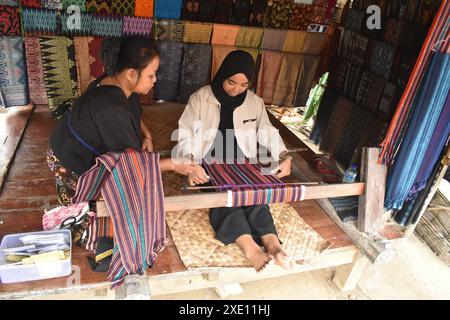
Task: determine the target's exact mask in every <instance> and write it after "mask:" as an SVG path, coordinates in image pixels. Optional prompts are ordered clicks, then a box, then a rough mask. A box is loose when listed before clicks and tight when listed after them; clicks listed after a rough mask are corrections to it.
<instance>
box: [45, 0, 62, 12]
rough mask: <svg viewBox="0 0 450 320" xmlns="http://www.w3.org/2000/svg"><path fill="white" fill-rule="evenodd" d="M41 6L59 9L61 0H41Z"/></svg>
mask: <svg viewBox="0 0 450 320" xmlns="http://www.w3.org/2000/svg"><path fill="white" fill-rule="evenodd" d="M41 7H42V8H46V9H53V10H61V9H62V2H61V0H41Z"/></svg>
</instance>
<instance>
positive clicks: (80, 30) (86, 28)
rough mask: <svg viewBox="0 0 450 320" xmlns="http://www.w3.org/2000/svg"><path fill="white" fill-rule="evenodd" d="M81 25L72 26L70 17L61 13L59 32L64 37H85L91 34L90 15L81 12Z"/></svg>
mask: <svg viewBox="0 0 450 320" xmlns="http://www.w3.org/2000/svg"><path fill="white" fill-rule="evenodd" d="M80 18H81V19H80V22H81V25H80V26H77V25H74V24H73V23H74V22H73V21H74V20H73V19H71V15H70V14H67V13H65V12H64V11H62V12H61V32H62V34H63V35H66V36H87V35H90V34H91V32H92V14H90V13H87V12H82V13H81V17H80Z"/></svg>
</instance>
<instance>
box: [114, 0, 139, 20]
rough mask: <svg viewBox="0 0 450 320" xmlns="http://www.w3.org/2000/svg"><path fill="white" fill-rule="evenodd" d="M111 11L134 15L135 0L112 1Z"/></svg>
mask: <svg viewBox="0 0 450 320" xmlns="http://www.w3.org/2000/svg"><path fill="white" fill-rule="evenodd" d="M111 13H114V14H120V15H123V16H133V15H134V0H122V1H112V2H111Z"/></svg>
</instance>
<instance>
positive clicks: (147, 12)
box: [134, 0, 154, 18]
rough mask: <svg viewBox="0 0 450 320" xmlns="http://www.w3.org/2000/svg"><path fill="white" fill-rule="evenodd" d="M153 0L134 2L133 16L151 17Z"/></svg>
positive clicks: (136, 0)
mask: <svg viewBox="0 0 450 320" xmlns="http://www.w3.org/2000/svg"><path fill="white" fill-rule="evenodd" d="M153 8H154V0H135V1H134V15H135V16H136V17H145V18H151V17H153Z"/></svg>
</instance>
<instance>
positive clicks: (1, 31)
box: [0, 6, 20, 36]
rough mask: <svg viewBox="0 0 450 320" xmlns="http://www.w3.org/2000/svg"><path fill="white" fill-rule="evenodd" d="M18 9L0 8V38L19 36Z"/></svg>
mask: <svg viewBox="0 0 450 320" xmlns="http://www.w3.org/2000/svg"><path fill="white" fill-rule="evenodd" d="M19 35H20V21H19V8H18V7H10V6H0V36H19Z"/></svg>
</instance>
